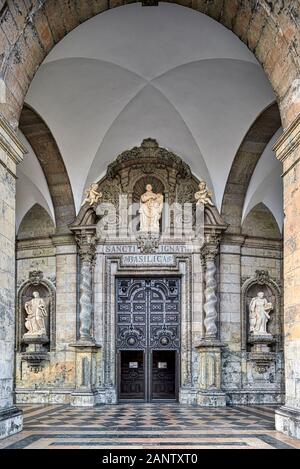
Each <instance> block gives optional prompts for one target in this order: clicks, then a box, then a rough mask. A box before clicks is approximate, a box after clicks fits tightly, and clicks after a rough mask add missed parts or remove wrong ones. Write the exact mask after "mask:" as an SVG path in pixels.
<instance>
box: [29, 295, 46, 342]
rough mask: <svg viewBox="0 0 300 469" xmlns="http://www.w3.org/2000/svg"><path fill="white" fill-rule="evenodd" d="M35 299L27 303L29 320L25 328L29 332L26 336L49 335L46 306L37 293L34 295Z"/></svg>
mask: <svg viewBox="0 0 300 469" xmlns="http://www.w3.org/2000/svg"><path fill="white" fill-rule="evenodd" d="M32 296H33V298H32V299H31V300H30V301H26V303H25V311H26V313H27V318H26V319H25V327H26V329H27V330H28V332H26V333H25V334H24V336H26V335H27V334H28V335H47V331H46V325H45V317H46V316H47V309H46V304H45V301H44V300H43V298H40V294H39V292H37V291H34V292H33V293H32Z"/></svg>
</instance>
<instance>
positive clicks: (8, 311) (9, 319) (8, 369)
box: [0, 115, 25, 438]
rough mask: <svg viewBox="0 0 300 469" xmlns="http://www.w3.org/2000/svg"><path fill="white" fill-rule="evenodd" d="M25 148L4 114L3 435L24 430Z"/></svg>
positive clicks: (0, 255)
mask: <svg viewBox="0 0 300 469" xmlns="http://www.w3.org/2000/svg"><path fill="white" fill-rule="evenodd" d="M23 153H25V149H24V148H23V147H22V146H21V144H20V143H19V142H18V140H17V138H16V137H15V135H14V133H13V132H12V130H11V129H10V127H9V125H8V124H7V123H6V122H5V120H4V119H3V118H2V116H1V115H0V438H3V437H5V436H8V435H11V434H13V433H15V432H17V431H19V430H21V429H22V415H21V412H20V411H18V409H16V408H15V407H14V405H13V375H14V343H15V337H14V333H15V330H14V325H15V190H16V185H15V182H16V163H17V162H18V161H21V158H22V155H23Z"/></svg>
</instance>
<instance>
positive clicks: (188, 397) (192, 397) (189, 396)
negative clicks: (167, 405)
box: [178, 387, 198, 405]
mask: <svg viewBox="0 0 300 469" xmlns="http://www.w3.org/2000/svg"><path fill="white" fill-rule="evenodd" d="M197 394H198V391H197V389H194V388H187V387H182V388H180V389H179V399H178V400H179V402H180V404H189V405H197Z"/></svg>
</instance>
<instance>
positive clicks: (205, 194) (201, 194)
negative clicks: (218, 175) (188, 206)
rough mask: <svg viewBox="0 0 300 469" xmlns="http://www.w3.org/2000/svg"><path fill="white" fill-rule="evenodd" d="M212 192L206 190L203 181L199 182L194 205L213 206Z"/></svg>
mask: <svg viewBox="0 0 300 469" xmlns="http://www.w3.org/2000/svg"><path fill="white" fill-rule="evenodd" d="M211 198H212V192H211V191H210V190H208V189H207V185H206V182H205V181H200V183H199V191H198V192H196V194H195V199H196V201H197V203H196V205H200V204H203V205H207V204H208V205H211V206H213V205H214V204H213V202H212V200H211Z"/></svg>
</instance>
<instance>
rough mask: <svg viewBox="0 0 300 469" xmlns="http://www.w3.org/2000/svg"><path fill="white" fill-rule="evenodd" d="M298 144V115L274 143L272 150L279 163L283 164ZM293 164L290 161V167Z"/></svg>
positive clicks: (299, 127)
mask: <svg viewBox="0 0 300 469" xmlns="http://www.w3.org/2000/svg"><path fill="white" fill-rule="evenodd" d="M299 143H300V114H299V115H298V116H297V117H296V119H295V120H294V121H293V122H292V123H291V124H290V125H289V127H287V129H286V130H285V131H284V132H283V134H282V135H281V136H280V137H279V139H278V140H277V142H276V143H275V145H274V147H273V150H274V152H275V154H276V157H277V159H278V160H279V161H281V162H282V163H284V162H285V161H286V160H287V158H289V156H290V155H292V154H293V152H294V150H295V149H296V148H297V147H298V146H299ZM294 164H295V162H293V161H291V165H294Z"/></svg>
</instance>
